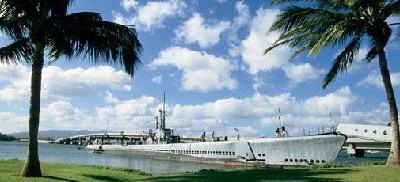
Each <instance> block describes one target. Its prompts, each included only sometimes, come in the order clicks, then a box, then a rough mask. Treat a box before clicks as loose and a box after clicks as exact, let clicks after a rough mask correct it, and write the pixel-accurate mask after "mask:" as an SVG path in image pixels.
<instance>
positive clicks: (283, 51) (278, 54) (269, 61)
mask: <svg viewBox="0 0 400 182" xmlns="http://www.w3.org/2000/svg"><path fill="white" fill-rule="evenodd" d="M278 13H279V10H274V9H262V8H260V9H258V10H257V16H256V17H254V19H253V20H252V22H251V26H250V34H249V36H248V37H247V38H246V39H245V40H243V41H242V45H241V55H242V58H243V61H244V63H245V64H246V65H247V66H248V67H249V68H248V72H249V73H250V74H257V73H258V72H260V71H271V70H273V69H278V68H281V67H282V66H284V65H286V64H288V60H289V58H290V54H288V53H289V52H290V51H289V50H288V48H286V47H284V46H280V47H277V48H275V49H274V50H272V51H271V52H269V53H268V54H267V55H264V50H265V48H267V47H269V46H271V45H272V44H273V43H274V42H275V41H276V40H277V38H278V37H279V32H268V30H269V28H270V27H271V25H272V22H273V21H274V20H275V17H276V16H277V14H278Z"/></svg>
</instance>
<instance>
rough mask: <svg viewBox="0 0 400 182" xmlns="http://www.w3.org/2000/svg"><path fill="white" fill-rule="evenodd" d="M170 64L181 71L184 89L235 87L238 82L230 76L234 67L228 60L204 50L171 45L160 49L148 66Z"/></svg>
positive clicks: (206, 89)
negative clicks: (157, 55)
mask: <svg viewBox="0 0 400 182" xmlns="http://www.w3.org/2000/svg"><path fill="white" fill-rule="evenodd" d="M168 65H172V66H175V67H177V68H178V69H180V70H182V71H183V77H182V80H181V81H182V85H183V89H184V90H195V91H201V92H207V91H210V90H221V89H236V88H237V85H238V83H237V82H236V80H234V79H233V78H231V75H230V72H231V71H232V70H233V69H234V68H233V66H232V65H231V64H230V63H229V61H228V60H225V59H223V58H219V57H215V56H213V55H210V54H207V53H205V52H197V51H191V50H189V49H186V48H181V47H172V48H168V49H167V50H164V51H162V52H161V53H160V54H159V57H158V58H157V59H155V60H154V61H153V62H152V63H151V65H150V66H152V67H160V66H168Z"/></svg>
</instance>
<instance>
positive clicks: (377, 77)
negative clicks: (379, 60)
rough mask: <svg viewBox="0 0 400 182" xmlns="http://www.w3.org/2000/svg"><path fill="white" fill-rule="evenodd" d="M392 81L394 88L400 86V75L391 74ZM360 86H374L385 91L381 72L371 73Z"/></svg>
mask: <svg viewBox="0 0 400 182" xmlns="http://www.w3.org/2000/svg"><path fill="white" fill-rule="evenodd" d="M390 81H391V82H392V85H393V87H396V86H400V73H391V74H390ZM358 85H365V86H368V85H373V86H376V87H378V88H380V89H384V86H383V81H382V76H381V74H380V72H378V71H373V72H371V73H370V74H369V75H368V76H367V77H366V78H365V79H364V80H362V81H361V82H360V83H359V84H358Z"/></svg>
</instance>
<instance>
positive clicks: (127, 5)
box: [121, 0, 138, 11]
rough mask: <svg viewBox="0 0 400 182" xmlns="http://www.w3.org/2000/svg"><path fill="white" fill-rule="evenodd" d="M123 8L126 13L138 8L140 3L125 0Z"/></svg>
mask: <svg viewBox="0 0 400 182" xmlns="http://www.w3.org/2000/svg"><path fill="white" fill-rule="evenodd" d="M121 5H122V7H124V9H125V10H126V11H128V10H130V9H132V8H136V6H137V5H138V2H137V1H136V0H123V1H122V2H121Z"/></svg>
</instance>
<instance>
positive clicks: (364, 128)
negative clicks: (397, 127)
mask: <svg viewBox="0 0 400 182" xmlns="http://www.w3.org/2000/svg"><path fill="white" fill-rule="evenodd" d="M336 131H338V132H339V133H342V134H345V135H346V136H347V137H348V138H347V140H346V143H345V144H344V146H343V148H344V149H346V150H347V153H348V154H349V155H352V156H355V157H363V156H364V153H365V150H390V145H391V140H392V128H391V127H390V126H378V125H361V124H339V125H338V127H337V130H336Z"/></svg>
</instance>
